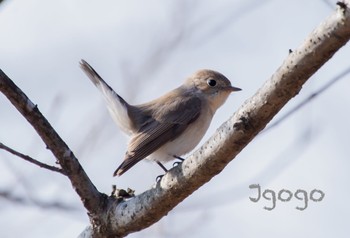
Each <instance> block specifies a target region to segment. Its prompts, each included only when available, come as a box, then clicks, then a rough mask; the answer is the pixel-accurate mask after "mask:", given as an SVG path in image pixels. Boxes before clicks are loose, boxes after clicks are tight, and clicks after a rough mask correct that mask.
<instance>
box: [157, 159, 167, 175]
mask: <svg viewBox="0 0 350 238" xmlns="http://www.w3.org/2000/svg"><path fill="white" fill-rule="evenodd" d="M157 164H158V165H159V166H160V167H161V168H162V169H163V170H164V171H165V173H166V172H168V170H167V168H165V166H164V165H163V164H162V163H161V162H159V161H157Z"/></svg>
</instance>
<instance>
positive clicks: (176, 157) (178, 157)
mask: <svg viewBox="0 0 350 238" xmlns="http://www.w3.org/2000/svg"><path fill="white" fill-rule="evenodd" d="M173 157H174V158H175V159H178V160H181V161H184V160H185V159H183V158H181V157H180V156H177V155H173Z"/></svg>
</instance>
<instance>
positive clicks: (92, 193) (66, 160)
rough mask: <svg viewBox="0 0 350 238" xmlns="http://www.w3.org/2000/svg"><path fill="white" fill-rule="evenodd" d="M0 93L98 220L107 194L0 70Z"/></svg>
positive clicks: (29, 101)
mask: <svg viewBox="0 0 350 238" xmlns="http://www.w3.org/2000/svg"><path fill="white" fill-rule="evenodd" d="M0 91H1V92H2V93H3V94H4V95H5V96H6V97H7V98H8V99H9V100H10V102H11V103H12V104H13V105H14V106H15V107H16V108H17V110H18V111H19V112H20V113H21V114H22V115H23V116H24V117H25V118H26V119H27V121H28V122H29V123H30V124H31V125H32V126H33V127H34V129H35V130H36V131H37V133H38V135H39V136H40V137H41V139H42V140H43V141H44V142H45V144H46V146H47V148H48V149H49V150H51V151H52V153H53V154H54V155H55V157H56V159H57V161H58V162H59V164H60V166H61V168H62V170H63V171H64V173H65V174H66V175H67V176H68V178H69V179H70V181H71V183H72V185H73V188H74V189H75V191H76V192H77V193H78V194H79V196H80V198H81V200H82V202H83V204H84V206H85V208H86V209H87V210H88V211H89V215H90V218H91V219H92V220H94V219H100V215H101V212H102V211H104V209H105V206H106V199H107V195H105V194H101V193H100V192H99V191H98V190H97V189H96V187H95V186H94V185H93V183H92V182H91V180H90V179H89V177H88V176H87V174H86V173H85V171H84V169H83V168H82V166H81V165H80V163H79V162H78V160H77V158H76V157H75V156H74V154H73V152H72V151H71V150H70V149H69V147H68V146H67V144H66V143H65V142H64V141H63V140H62V139H61V137H60V136H59V135H58V134H57V132H56V131H55V130H54V129H53V128H52V126H51V125H50V123H49V122H48V121H47V119H46V118H45V117H44V116H43V115H42V114H41V112H40V111H39V109H38V107H37V106H36V105H35V104H34V103H33V102H31V100H30V99H29V98H28V97H27V96H26V95H25V94H24V93H23V92H22V90H21V89H20V88H18V87H17V85H15V84H14V82H13V81H12V80H11V79H10V78H9V77H7V75H6V74H5V73H4V72H3V71H2V70H0Z"/></svg>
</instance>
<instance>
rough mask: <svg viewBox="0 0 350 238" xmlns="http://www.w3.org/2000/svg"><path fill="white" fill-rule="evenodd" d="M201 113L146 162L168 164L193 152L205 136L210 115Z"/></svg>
mask: <svg viewBox="0 0 350 238" xmlns="http://www.w3.org/2000/svg"><path fill="white" fill-rule="evenodd" d="M206 114H207V115H205V113H201V116H200V117H199V118H198V119H197V120H196V121H195V122H194V123H192V124H190V125H189V126H188V128H187V129H186V130H185V131H184V132H183V133H182V134H181V135H180V136H179V137H178V138H176V139H175V140H173V141H170V142H168V143H166V144H165V145H163V146H162V147H160V148H159V149H158V150H156V151H155V152H153V153H152V154H151V155H149V156H148V157H147V159H148V160H154V161H160V162H168V161H170V160H173V159H174V155H175V156H182V155H184V154H187V153H188V152H190V151H191V150H193V149H194V148H195V147H196V146H197V145H198V143H199V142H200V141H201V139H202V138H203V136H204V135H205V133H206V131H207V129H208V127H209V125H210V122H211V119H212V114H211V113H210V112H209V110H208V112H206Z"/></svg>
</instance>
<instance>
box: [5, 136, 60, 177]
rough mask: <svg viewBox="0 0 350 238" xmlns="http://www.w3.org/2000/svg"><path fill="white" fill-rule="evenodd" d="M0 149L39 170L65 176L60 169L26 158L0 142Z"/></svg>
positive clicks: (26, 156)
mask: <svg viewBox="0 0 350 238" xmlns="http://www.w3.org/2000/svg"><path fill="white" fill-rule="evenodd" d="M0 149H3V150H6V151H7V152H9V153H11V154H13V155H16V156H17V157H19V158H22V159H24V160H26V161H28V162H30V163H32V164H35V165H37V166H39V167H41V168H44V169H48V170H51V171H54V172H58V173H61V174H63V175H66V173H65V172H64V171H63V170H62V169H61V168H57V167H55V166H51V165H48V164H45V163H43V162H40V161H38V160H36V159H33V158H32V157H30V156H28V155H25V154H22V153H20V152H18V151H16V150H14V149H12V148H10V147H8V146H6V145H4V144H3V143H1V142H0Z"/></svg>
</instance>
